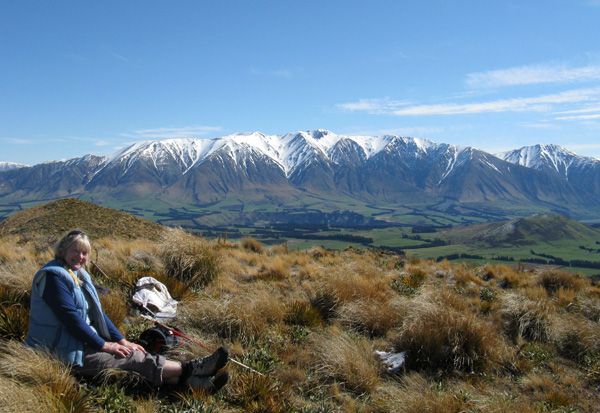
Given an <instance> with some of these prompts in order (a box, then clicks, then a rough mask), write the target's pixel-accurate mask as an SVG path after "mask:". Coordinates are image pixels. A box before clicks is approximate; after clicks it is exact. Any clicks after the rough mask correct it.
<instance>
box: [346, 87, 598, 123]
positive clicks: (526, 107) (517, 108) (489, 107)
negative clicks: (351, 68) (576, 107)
mask: <svg viewBox="0 0 600 413" xmlns="http://www.w3.org/2000/svg"><path fill="white" fill-rule="evenodd" d="M598 101H600V88H590V89H576V90H569V91H565V92H561V93H555V94H548V95H543V96H536V97H525V98H512V99H499V100H494V101H489V102H476V103H464V104H458V103H447V104H433V105H409V106H406V103H405V102H398V101H390V100H387V99H380V100H377V99H371V100H366V99H361V100H359V101H358V102H355V103H343V104H338V105H337V107H339V108H342V109H344V110H349V111H367V112H369V113H377V114H388V115H395V116H423V115H458V114H476V113H493V112H542V111H551V110H557V108H556V106H557V105H561V104H568V103H584V102H598ZM402 106H403V107H402Z"/></svg>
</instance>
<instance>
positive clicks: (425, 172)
mask: <svg viewBox="0 0 600 413" xmlns="http://www.w3.org/2000/svg"><path fill="white" fill-rule="evenodd" d="M2 168H3V166H2V165H1V164H0V201H6V202H8V201H10V202H23V201H32V200H36V201H40V200H50V199H56V198H59V197H65V196H71V197H83V196H85V198H86V199H93V200H94V201H95V202H98V203H103V202H111V203H113V204H114V203H115V202H131V201H135V200H142V199H154V200H169V201H170V202H175V201H176V203H179V204H187V205H199V204H207V203H216V202H220V201H223V200H225V199H227V198H231V197H235V198H237V199H239V200H240V202H242V203H243V202H246V201H249V200H251V201H252V202H255V203H257V204H260V203H265V204H272V205H279V206H281V205H285V204H286V203H289V202H294V203H295V205H297V201H298V200H300V199H304V198H307V197H313V198H318V199H328V200H330V201H331V202H333V203H335V199H336V198H344V199H346V200H348V199H350V200H355V201H356V202H357V203H362V204H370V205H375V206H376V205H385V206H386V207H388V206H390V205H392V206H393V205H412V206H417V205H419V204H423V205H439V206H440V207H439V208H443V209H445V210H449V209H452V208H456V207H465V206H468V207H469V208H484V209H485V208H491V209H494V208H496V209H503V208H517V209H523V208H525V209H529V210H535V209H536V208H542V209H544V210H551V211H554V212H560V213H566V214H570V215H573V216H578V215H580V214H582V213H585V211H589V212H590V213H596V214H597V212H599V211H600V187H599V185H600V161H598V160H596V159H593V158H585V157H581V156H579V155H576V154H574V153H572V152H569V151H568V150H566V149H564V148H561V147H559V146H556V145H536V146H531V147H524V148H521V149H518V150H514V151H510V152H505V153H501V154H496V155H492V154H488V153H486V152H483V151H480V150H478V149H475V148H471V147H461V146H456V145H450V144H443V143H442V144H439V143H434V142H432V141H429V140H426V139H417V138H409V137H401V136H394V135H384V136H375V137H372V136H344V135H337V134H335V133H332V132H329V131H324V130H314V131H308V132H296V133H288V134H284V135H265V134H262V133H258V132H255V133H243V134H235V135H229V136H225V137H222V138H216V139H211V140H206V139H170V140H159V141H148V142H139V143H136V144H134V145H132V146H130V147H128V148H126V149H123V150H121V151H119V152H117V153H115V154H114V155H112V156H107V157H101V156H95V155H86V156H84V157H82V158H75V159H70V160H66V161H54V162H46V163H43V164H39V165H34V166H29V167H25V166H17V167H10V168H5V169H2ZM307 205H308V204H307ZM442 205H443V207H442Z"/></svg>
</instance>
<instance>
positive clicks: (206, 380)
mask: <svg viewBox="0 0 600 413" xmlns="http://www.w3.org/2000/svg"><path fill="white" fill-rule="evenodd" d="M228 380H229V373H221V374H219V375H218V376H211V377H208V376H191V377H190V378H189V379H187V381H186V384H187V385H188V386H189V387H190V388H191V389H193V390H196V391H203V392H206V393H208V394H212V393H216V392H218V391H219V390H221V389H222V388H223V386H225V384H227V381H228Z"/></svg>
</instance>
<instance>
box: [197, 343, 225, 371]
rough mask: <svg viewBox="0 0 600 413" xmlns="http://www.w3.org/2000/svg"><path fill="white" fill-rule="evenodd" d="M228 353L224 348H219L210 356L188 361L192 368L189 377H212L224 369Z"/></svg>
mask: <svg viewBox="0 0 600 413" xmlns="http://www.w3.org/2000/svg"><path fill="white" fill-rule="evenodd" d="M228 358H229V352H228V351H227V349H226V348H225V347H219V348H218V349H217V351H215V352H214V353H212V354H211V355H210V356H206V357H203V358H200V359H193V360H190V364H191V366H192V371H191V373H190V375H191V376H214V375H215V373H216V372H217V371H219V370H220V369H222V368H223V367H225V364H227V359H228Z"/></svg>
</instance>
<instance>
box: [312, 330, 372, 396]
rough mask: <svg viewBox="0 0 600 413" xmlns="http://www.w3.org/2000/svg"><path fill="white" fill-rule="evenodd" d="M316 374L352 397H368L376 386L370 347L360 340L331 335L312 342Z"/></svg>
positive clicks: (347, 336)
mask: <svg viewBox="0 0 600 413" xmlns="http://www.w3.org/2000/svg"><path fill="white" fill-rule="evenodd" d="M314 349H315V365H314V369H315V370H316V373H317V374H318V375H319V377H321V378H322V379H324V380H334V381H336V382H337V383H338V384H339V385H341V386H343V388H344V389H346V390H348V391H351V392H353V393H356V394H370V393H372V392H373V391H374V390H375V388H376V386H377V384H378V383H379V369H378V365H377V363H376V360H375V358H374V349H373V347H372V343H371V342H369V341H368V340H367V339H365V338H363V337H360V336H352V335H349V334H347V333H344V332H339V331H335V330H333V331H331V332H329V333H328V334H325V335H322V336H318V337H317V338H316V339H315V344H314Z"/></svg>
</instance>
